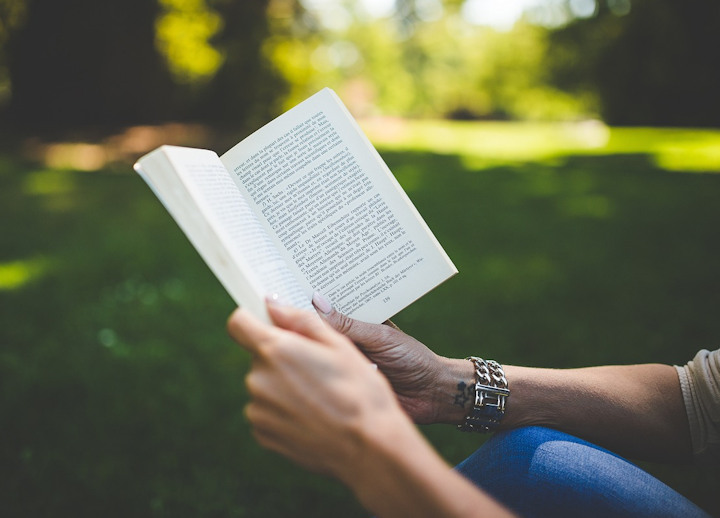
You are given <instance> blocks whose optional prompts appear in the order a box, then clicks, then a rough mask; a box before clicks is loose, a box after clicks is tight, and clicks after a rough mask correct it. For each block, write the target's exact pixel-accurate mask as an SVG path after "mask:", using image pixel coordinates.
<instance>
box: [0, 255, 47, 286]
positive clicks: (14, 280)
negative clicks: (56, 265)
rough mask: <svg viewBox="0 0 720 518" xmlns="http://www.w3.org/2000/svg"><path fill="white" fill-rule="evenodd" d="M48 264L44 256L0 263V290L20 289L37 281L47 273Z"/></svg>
mask: <svg viewBox="0 0 720 518" xmlns="http://www.w3.org/2000/svg"><path fill="white" fill-rule="evenodd" d="M50 266H51V262H50V261H49V260H48V259H47V258H46V257H33V258H30V259H25V260H19V261H9V262H6V263H0V291H9V290H16V289H20V288H22V287H23V286H25V285H27V284H28V283H30V282H33V281H37V280H39V279H40V278H42V277H43V276H44V275H45V274H47V273H48V271H49V270H50Z"/></svg>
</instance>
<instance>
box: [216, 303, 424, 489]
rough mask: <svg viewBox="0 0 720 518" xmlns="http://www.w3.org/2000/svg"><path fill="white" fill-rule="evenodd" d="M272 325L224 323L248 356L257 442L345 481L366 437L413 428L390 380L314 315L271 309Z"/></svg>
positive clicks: (237, 317) (249, 320) (248, 319)
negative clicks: (394, 393) (248, 353)
mask: <svg viewBox="0 0 720 518" xmlns="http://www.w3.org/2000/svg"><path fill="white" fill-rule="evenodd" d="M268 312H269V314H270V317H271V318H272V320H273V322H274V323H275V324H276V326H277V327H272V326H269V325H267V324H264V323H262V322H260V321H259V320H257V319H256V318H254V317H253V316H252V315H250V314H249V313H248V312H246V311H243V310H237V311H235V312H234V313H233V314H232V316H231V317H230V319H229V320H228V331H229V333H230V335H231V337H232V338H233V339H235V340H236V341H237V342H238V343H240V344H241V345H242V346H244V347H245V348H246V349H247V350H248V351H250V352H251V353H252V355H253V364H252V370H251V372H250V373H249V374H248V376H247V379H246V382H247V387H248V391H249V393H250V396H251V397H252V401H251V402H250V403H249V404H248V406H247V408H246V414H247V417H248V419H249V420H250V422H251V423H252V425H253V429H254V434H255V437H256V438H257V440H258V442H259V443H260V444H261V445H263V446H265V447H267V448H269V449H272V450H274V451H277V452H279V453H281V454H283V455H285V456H287V457H289V458H290V459H292V460H294V461H295V462H297V463H299V464H301V465H303V466H305V467H306V468H309V469H311V470H314V471H319V472H323V473H327V474H332V475H334V476H336V477H338V478H340V479H342V480H344V481H345V482H346V483H349V482H350V481H349V478H351V474H350V473H348V469H352V468H353V467H356V468H357V467H359V466H358V465H359V463H361V462H362V460H363V454H364V453H365V450H364V448H365V447H366V442H367V441H368V437H372V436H373V435H374V434H378V433H382V431H383V430H387V429H390V430H391V429H393V428H395V429H398V428H399V429H410V428H412V423H411V422H410V421H409V419H408V418H407V416H406V415H405V414H404V413H403V411H402V409H401V408H400V406H399V405H398V403H397V400H396V398H395V396H394V395H393V393H392V389H391V387H390V385H389V384H388V382H387V380H386V379H385V378H384V377H383V376H382V375H381V374H380V373H379V372H378V371H377V370H376V369H374V368H373V366H372V364H371V363H370V362H369V361H368V360H367V358H365V357H364V356H363V355H362V354H361V353H360V352H359V351H358V350H357V349H356V348H355V346H354V345H353V344H352V343H351V342H350V340H348V339H347V338H345V337H344V336H342V335H341V334H339V333H337V332H335V331H334V330H332V329H331V328H330V327H329V326H328V325H326V324H325V323H324V322H323V321H322V320H321V319H320V318H319V317H318V316H317V315H316V314H313V313H308V312H304V311H300V310H297V309H294V308H290V307H286V306H279V305H277V304H273V303H269V304H268Z"/></svg>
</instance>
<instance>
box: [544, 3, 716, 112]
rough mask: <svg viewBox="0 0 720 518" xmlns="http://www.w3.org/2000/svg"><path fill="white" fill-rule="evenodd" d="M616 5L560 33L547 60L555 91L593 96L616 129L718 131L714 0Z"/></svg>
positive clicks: (554, 37) (603, 7) (553, 38)
mask: <svg viewBox="0 0 720 518" xmlns="http://www.w3.org/2000/svg"><path fill="white" fill-rule="evenodd" d="M613 4H614V2H608V3H607V4H604V3H602V4H600V9H599V11H598V13H597V15H596V16H595V17H592V18H588V19H578V20H575V21H573V22H572V23H570V24H569V25H567V26H566V27H564V28H561V29H559V30H557V31H554V32H553V33H552V35H551V45H550V48H549V52H548V54H547V62H548V65H549V67H550V68H551V69H552V71H553V75H554V79H555V82H556V84H558V85H560V86H561V87H564V88H566V89H567V90H568V91H571V92H574V93H578V92H594V93H595V94H596V95H597V96H598V98H599V99H600V104H601V113H602V116H603V118H604V119H605V120H606V121H607V122H609V123H612V124H635V125H637V124H645V125H673V126H718V124H720V104H719V103H718V102H717V92H718V91H720V33H718V31H717V27H718V25H719V24H720V4H718V2H716V1H715V0H690V1H688V2H683V3H677V2H675V1H673V0H633V1H632V4H628V5H631V6H632V7H631V9H630V11H629V13H627V14H624V13H623V14H622V15H621V16H618V15H617V14H616V11H615V12H614V10H613V8H612V7H613Z"/></svg>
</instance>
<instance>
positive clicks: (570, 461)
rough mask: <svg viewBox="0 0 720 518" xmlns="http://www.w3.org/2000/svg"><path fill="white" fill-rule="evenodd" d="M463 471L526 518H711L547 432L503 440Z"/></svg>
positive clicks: (611, 458) (646, 478) (629, 470)
mask: <svg viewBox="0 0 720 518" xmlns="http://www.w3.org/2000/svg"><path fill="white" fill-rule="evenodd" d="M457 469H458V471H459V472H460V473H462V474H463V475H465V476H466V477H467V478H469V479H470V480H471V481H473V482H474V483H475V484H476V485H477V486H479V487H481V488H483V489H484V490H485V491H487V492H488V493H489V494H491V495H492V496H493V497H494V498H495V499H496V500H498V501H500V502H502V503H503V504H505V505H506V506H507V507H509V508H510V509H512V510H514V511H515V512H516V513H518V514H519V515H520V516H523V517H532V516H553V517H561V516H578V517H594V516H598V517H603V518H608V517H615V516H633V517H644V516H646V517H653V518H658V517H666V516H667V517H670V516H674V517H707V516H709V515H708V514H707V513H705V512H704V511H703V510H702V509H700V508H699V507H697V506H696V505H695V504H693V503H692V502H690V501H689V500H688V499H686V498H685V497H683V496H682V495H680V494H679V493H677V492H676V491H674V490H672V489H671V488H669V487H668V486H667V485H665V484H663V483H662V482H660V481H659V480H657V479H656V478H654V477H652V476H651V475H649V474H648V473H646V472H645V471H643V470H641V469H640V468H638V467H637V466H635V465H634V464H631V463H630V462H628V461H626V460H625V459H623V458H621V457H619V456H617V455H615V454H614V453H612V452H609V451H607V450H604V449H602V448H600V447H598V446H595V445H593V444H590V443H588V442H586V441H583V440H581V439H578V438H576V437H573V436H571V435H568V434H565V433H562V432H558V431H556V430H550V429H547V428H540V427H529V428H520V429H517V430H512V431H508V432H500V433H497V434H495V435H494V436H493V437H491V438H490V439H489V440H488V441H487V442H486V443H485V445H483V447H481V448H480V449H479V450H477V451H476V452H475V453H473V454H472V455H471V456H470V457H468V458H467V459H466V460H464V461H463V462H462V463H461V464H460V465H458V467H457Z"/></svg>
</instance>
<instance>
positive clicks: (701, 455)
mask: <svg viewBox="0 0 720 518" xmlns="http://www.w3.org/2000/svg"><path fill="white" fill-rule="evenodd" d="M675 368H676V369H677V372H678V377H679V378H680V388H681V389H682V394H683V399H684V400H685V410H686V411H687V416H688V421H689V422H690V436H691V439H692V448H693V455H694V456H695V460H696V461H697V462H702V463H720V349H718V350H716V351H712V352H710V351H706V350H704V349H703V350H702V351H700V352H699V353H697V354H696V355H695V358H693V360H692V361H690V362H688V363H687V365H685V366H683V367H678V366H677V365H676V366H675Z"/></svg>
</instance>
